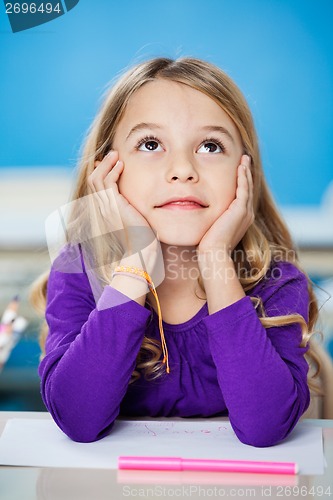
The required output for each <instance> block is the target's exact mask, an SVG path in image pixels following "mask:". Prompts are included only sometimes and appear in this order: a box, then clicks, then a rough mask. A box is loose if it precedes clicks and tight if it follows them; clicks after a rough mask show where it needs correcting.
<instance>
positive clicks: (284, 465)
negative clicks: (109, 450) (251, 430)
mask: <svg viewBox="0 0 333 500" xmlns="http://www.w3.org/2000/svg"><path fill="white" fill-rule="evenodd" d="M118 468H119V469H135V470H166V471H173V470H174V471H182V470H192V471H205V472H208V471H209V472H250V473H259V474H263V473H266V474H294V475H295V474H297V473H298V466H297V464H296V463H294V462H252V461H248V460H210V459H201V458H199V459H197V458H180V457H129V456H123V457H119V458H118Z"/></svg>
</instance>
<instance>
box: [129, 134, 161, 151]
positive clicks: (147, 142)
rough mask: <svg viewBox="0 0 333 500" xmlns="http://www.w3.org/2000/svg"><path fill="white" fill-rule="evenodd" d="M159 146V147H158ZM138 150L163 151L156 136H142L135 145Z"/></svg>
mask: <svg viewBox="0 0 333 500" xmlns="http://www.w3.org/2000/svg"><path fill="white" fill-rule="evenodd" d="M158 148H160V149H158ZM136 149H137V150H138V151H146V152H147V151H163V150H162V147H161V145H160V141H159V140H158V139H157V137H144V138H143V139H141V141H139V143H138V145H137V146H136Z"/></svg>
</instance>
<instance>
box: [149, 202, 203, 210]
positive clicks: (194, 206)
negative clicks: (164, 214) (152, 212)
mask: <svg viewBox="0 0 333 500" xmlns="http://www.w3.org/2000/svg"><path fill="white" fill-rule="evenodd" d="M157 208H166V209H168V210H199V209H203V208H206V207H204V206H202V205H199V203H196V202H195V201H171V202H169V203H165V205H161V206H159V207H157Z"/></svg>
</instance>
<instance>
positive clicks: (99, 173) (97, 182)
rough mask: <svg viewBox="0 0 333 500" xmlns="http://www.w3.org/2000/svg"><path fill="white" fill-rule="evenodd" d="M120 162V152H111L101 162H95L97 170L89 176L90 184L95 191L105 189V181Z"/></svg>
mask: <svg viewBox="0 0 333 500" xmlns="http://www.w3.org/2000/svg"><path fill="white" fill-rule="evenodd" d="M117 160H118V152H117V151H110V153H108V154H107V155H106V156H105V157H104V158H103V160H102V161H101V162H99V161H96V162H95V170H94V171H93V172H92V173H91V174H90V176H89V182H90V184H92V185H93V187H94V189H95V191H99V190H101V189H104V179H105V177H106V176H107V175H108V173H109V172H110V170H112V169H113V167H114V166H115V164H116V163H117Z"/></svg>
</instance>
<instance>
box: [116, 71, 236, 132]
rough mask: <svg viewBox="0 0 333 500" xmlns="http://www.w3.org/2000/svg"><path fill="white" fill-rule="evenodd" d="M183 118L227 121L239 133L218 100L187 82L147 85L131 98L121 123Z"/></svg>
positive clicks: (159, 80)
mask: <svg viewBox="0 0 333 500" xmlns="http://www.w3.org/2000/svg"><path fill="white" fill-rule="evenodd" d="M158 118H160V119H161V120H163V119H165V120H172V119H177V120H178V119H179V120H184V121H186V120H187V121H188V122H190V123H191V124H192V123H193V121H195V122H198V123H199V122H200V123H202V124H205V125H210V124H211V123H205V122H206V121H207V120H208V121H209V122H212V120H213V121H214V120H215V121H216V122H220V121H223V122H225V123H228V124H229V126H230V127H231V129H233V130H234V131H235V129H236V127H235V125H234V122H233V121H232V120H231V118H230V117H229V116H228V114H227V113H226V112H225V111H224V110H223V108H222V106H220V105H219V104H218V103H217V102H216V100H214V99H213V98H212V97H210V96H209V95H207V94H206V93H204V92H201V91H200V90H197V89H195V88H193V87H191V86H190V85H187V84H185V83H180V82H175V81H173V80H166V79H162V78H158V79H156V80H153V81H150V82H147V83H145V84H144V85H143V86H142V87H140V88H139V89H138V90H137V91H136V92H135V93H134V94H133V95H132V96H131V97H130V99H129V101H128V103H127V106H126V109H125V112H124V114H123V117H122V119H121V121H120V123H119V125H120V124H121V123H123V124H124V123H127V124H128V123H129V122H133V121H139V120H140V121H147V122H148V121H153V120H154V121H156V119H158Z"/></svg>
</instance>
